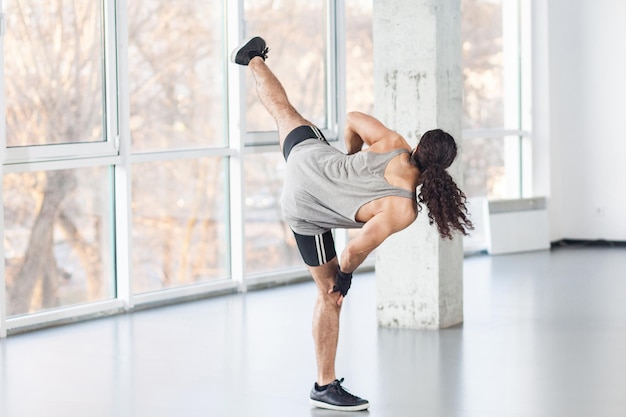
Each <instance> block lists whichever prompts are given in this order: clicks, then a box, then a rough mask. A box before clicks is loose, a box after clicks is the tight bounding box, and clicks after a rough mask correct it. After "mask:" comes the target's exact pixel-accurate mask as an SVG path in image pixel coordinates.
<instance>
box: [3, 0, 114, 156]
mask: <svg viewBox="0 0 626 417" xmlns="http://www.w3.org/2000/svg"><path fill="white" fill-rule="evenodd" d="M3 4H4V7H5V13H6V18H7V23H6V25H7V33H6V35H5V37H4V56H5V59H4V80H5V83H6V119H7V145H8V146H27V145H44V144H55V143H72V142H94V141H101V140H103V139H104V138H103V102H102V101H103V93H102V90H103V88H102V86H103V79H102V65H103V63H102V60H101V57H102V56H103V54H102V27H101V18H102V16H101V3H100V1H97V0H84V1H71V2H68V1H62V0H21V1H16V0H5V1H4V2H3Z"/></svg>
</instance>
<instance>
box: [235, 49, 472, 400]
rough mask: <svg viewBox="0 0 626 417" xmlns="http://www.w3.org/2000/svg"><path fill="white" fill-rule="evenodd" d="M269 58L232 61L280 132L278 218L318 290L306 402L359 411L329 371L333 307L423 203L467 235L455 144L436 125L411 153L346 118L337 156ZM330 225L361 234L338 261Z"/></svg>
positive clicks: (245, 55)
mask: <svg viewBox="0 0 626 417" xmlns="http://www.w3.org/2000/svg"><path fill="white" fill-rule="evenodd" d="M267 53H268V48H267V47H266V43H265V41H264V40H263V39H262V38H260V37H254V38H251V39H249V40H248V41H246V42H245V43H244V44H243V45H242V46H240V47H238V48H237V49H235V50H234V51H233V53H232V55H231V60H232V61H233V62H234V63H236V64H239V65H247V66H248V68H249V69H250V71H251V72H252V74H253V75H254V78H255V80H256V88H257V94H258V96H259V99H260V100H261V102H262V104H263V105H264V106H265V108H266V109H267V111H268V112H269V113H270V115H271V116H272V117H273V118H274V120H275V121H276V124H277V126H278V136H279V139H280V147H281V150H282V152H283V155H284V157H285V160H286V161H287V171H286V175H285V182H284V188H283V195H282V210H283V217H284V218H285V220H286V221H287V223H288V224H289V226H290V227H291V229H292V230H293V233H294V236H295V238H296V242H297V244H298V248H299V250H300V253H301V255H302V258H303V260H304V262H305V263H306V264H307V267H308V269H309V271H310V273H311V275H312V277H313V279H314V281H315V283H316V284H317V288H318V298H317V303H316V306H315V311H314V314H313V339H314V342H315V352H316V357H317V358H316V359H317V381H316V382H315V383H314V385H313V388H312V390H311V393H310V401H311V404H312V405H314V406H316V407H321V408H328V409H333V410H344V411H358V410H365V409H367V408H368V407H369V402H368V401H367V400H365V399H362V398H359V397H357V396H355V395H352V394H350V393H349V392H347V391H346V390H345V389H344V388H343V387H342V386H341V384H342V382H343V378H342V379H337V376H336V374H335V356H336V352H337V342H338V337H339V313H340V310H341V304H342V302H343V300H344V297H345V296H346V294H347V292H348V289H349V288H350V284H351V280H352V272H353V271H354V270H355V269H356V268H357V267H358V266H359V265H360V264H361V263H362V262H363V261H364V260H365V258H366V257H367V255H368V254H370V253H371V252H372V251H373V250H374V249H375V248H376V247H378V246H379V245H380V244H381V243H382V242H383V241H384V240H385V239H386V238H387V237H388V236H389V235H391V234H392V233H395V232H397V231H400V230H402V229H404V228H406V227H407V226H409V225H410V224H411V223H413V222H414V221H415V219H416V217H417V214H418V212H419V211H420V209H421V207H420V204H425V205H426V206H427V207H428V211H429V213H428V216H429V219H430V223H431V224H432V223H436V225H437V228H438V230H439V233H440V234H441V236H442V237H447V238H452V232H454V231H458V232H460V233H463V234H467V231H466V229H471V227H472V224H471V222H470V220H469V219H468V218H467V216H466V215H467V209H466V207H465V195H464V194H463V192H462V191H461V190H460V189H459V188H458V187H457V186H456V184H455V183H454V181H453V180H452V177H450V175H449V174H448V173H447V172H446V171H445V169H446V168H447V167H449V166H450V164H452V161H453V160H454V158H455V157H456V151H457V149H456V144H455V142H454V139H453V138H452V136H450V135H449V134H447V133H445V132H444V131H442V130H439V129H436V130H431V131H429V132H426V133H425V134H424V135H423V136H422V138H421V139H420V143H419V146H418V147H416V148H415V149H412V148H411V147H410V146H409V144H408V143H407V142H406V140H405V139H404V138H403V137H402V136H401V135H399V134H398V133H397V132H394V131H393V130H390V129H388V128H387V127H385V126H384V125H383V124H382V123H381V122H379V121H378V120H376V119H375V118H373V117H371V116H368V115H366V114H363V113H358V112H352V113H349V114H348V117H347V120H346V128H345V143H346V147H347V154H344V153H343V152H341V151H339V150H338V149H336V148H334V147H332V146H330V145H329V144H328V142H326V139H325V138H324V136H323V135H322V133H321V131H320V130H319V129H318V128H317V127H315V126H314V125H313V124H312V123H311V122H309V121H308V120H306V119H305V118H303V117H302V116H301V115H300V114H299V113H298V112H297V111H296V110H295V109H294V108H293V106H292V105H291V104H290V103H289V100H288V98H287V95H286V93H285V90H284V88H283V87H282V85H281V83H280V82H279V81H278V79H277V78H276V76H275V75H274V74H273V73H272V72H271V70H270V69H269V67H268V66H267V65H266V63H265V59H266V58H267ZM363 145H367V148H366V149H363ZM420 185H421V189H420V194H419V196H417V198H416V188H417V187H418V186H420ZM333 228H360V229H361V231H360V233H359V235H358V236H356V237H355V238H353V239H352V240H350V242H349V243H348V245H347V246H346V248H345V249H344V251H343V252H342V253H341V255H340V257H339V259H337V256H336V253H335V247H334V241H333V237H332V233H331V229H333Z"/></svg>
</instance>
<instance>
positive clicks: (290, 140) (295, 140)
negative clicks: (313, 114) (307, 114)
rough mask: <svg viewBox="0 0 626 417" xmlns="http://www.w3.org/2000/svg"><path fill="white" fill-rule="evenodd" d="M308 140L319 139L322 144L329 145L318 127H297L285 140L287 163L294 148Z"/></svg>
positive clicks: (284, 151)
mask: <svg viewBox="0 0 626 417" xmlns="http://www.w3.org/2000/svg"><path fill="white" fill-rule="evenodd" d="M307 139H319V140H321V141H322V142H324V143H327V144H328V142H327V141H326V138H325V137H324V135H323V134H322V131H321V130H319V129H318V128H317V127H315V126H299V127H296V128H295V129H294V130H292V131H291V132H289V134H288V135H287V137H286V138H285V142H284V143H283V156H284V157H285V161H286V160H287V157H288V156H289V154H290V153H291V150H292V149H293V147H294V146H296V145H297V144H299V143H300V142H303V141H305V140H307Z"/></svg>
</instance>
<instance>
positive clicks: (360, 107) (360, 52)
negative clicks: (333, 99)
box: [346, 0, 374, 114]
mask: <svg viewBox="0 0 626 417" xmlns="http://www.w3.org/2000/svg"><path fill="white" fill-rule="evenodd" d="M372 33H373V29H372V0H346V63H347V65H346V94H347V96H346V105H347V107H348V109H347V110H348V111H352V110H357V111H362V112H365V113H368V114H372V113H373V112H374V41H373V35H372Z"/></svg>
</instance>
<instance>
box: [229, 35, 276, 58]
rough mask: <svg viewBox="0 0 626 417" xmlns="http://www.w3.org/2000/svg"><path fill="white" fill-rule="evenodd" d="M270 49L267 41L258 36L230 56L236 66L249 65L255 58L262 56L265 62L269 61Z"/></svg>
mask: <svg viewBox="0 0 626 417" xmlns="http://www.w3.org/2000/svg"><path fill="white" fill-rule="evenodd" d="M268 51H269V48H268V47H267V46H266V45H265V40H263V38H260V37H258V36H255V37H253V38H250V39H248V40H247V41H245V42H244V43H243V44H242V46H240V47H238V48H236V49H235V50H234V51H233V53H232V54H230V60H231V61H232V62H234V63H235V64H239V65H248V64H249V63H250V60H251V59H252V58H254V57H255V56H260V57H261V58H263V61H265V60H266V59H267V52H268Z"/></svg>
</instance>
